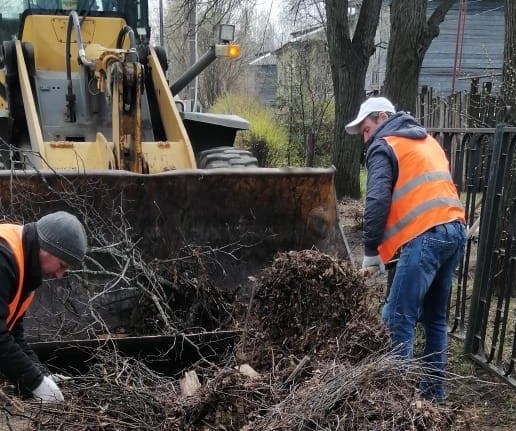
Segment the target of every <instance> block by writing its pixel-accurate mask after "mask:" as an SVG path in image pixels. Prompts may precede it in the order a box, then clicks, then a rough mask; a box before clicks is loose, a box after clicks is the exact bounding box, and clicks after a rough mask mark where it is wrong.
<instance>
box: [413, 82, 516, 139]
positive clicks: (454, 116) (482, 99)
mask: <svg viewBox="0 0 516 431" xmlns="http://www.w3.org/2000/svg"><path fill="white" fill-rule="evenodd" d="M515 103H516V101H515ZM515 109H516V107H515ZM415 115H416V117H417V118H418V119H419V120H420V121H421V123H422V124H423V125H424V126H425V127H428V128H439V129H446V128H453V129H459V128H492V127H496V125H497V123H499V122H501V121H503V120H504V115H505V109H504V106H503V105H502V103H501V101H500V99H499V97H497V96H495V95H493V94H492V83H491V82H489V81H488V82H480V80H479V78H474V79H472V83H471V88H470V91H469V92H461V93H454V94H451V95H449V96H441V95H437V94H436V93H434V91H433V89H432V88H429V87H426V86H423V87H422V88H421V92H420V94H419V100H418V103H417V106H416V113H415Z"/></svg>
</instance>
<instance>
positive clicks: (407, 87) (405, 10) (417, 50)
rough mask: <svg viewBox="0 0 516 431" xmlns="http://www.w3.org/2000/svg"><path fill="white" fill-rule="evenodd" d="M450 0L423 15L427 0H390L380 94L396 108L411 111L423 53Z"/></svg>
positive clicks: (450, 3)
mask: <svg viewBox="0 0 516 431" xmlns="http://www.w3.org/2000/svg"><path fill="white" fill-rule="evenodd" d="M453 1H454V0H441V1H440V3H439V5H438V7H437V8H436V9H435V11H434V12H433V14H432V16H431V17H430V18H429V19H428V21H427V19H426V11H427V6H428V0H413V1H406V0H393V1H392V4H391V35H390V39H389V48H388V50H387V69H386V76H385V88H384V94H385V95H386V96H387V97H388V98H389V99H390V100H391V101H392V102H393V104H394V105H395V106H396V107H397V109H399V110H404V111H409V112H415V110H416V101H417V94H418V82H419V74H420V72H421V66H422V64H423V59H424V57H425V53H426V51H427V50H428V48H429V46H430V44H431V43H432V40H433V39H434V38H435V37H437V36H438V35H439V25H440V24H441V22H443V20H444V17H445V16H446V13H448V11H449V10H450V8H451V6H452V4H453Z"/></svg>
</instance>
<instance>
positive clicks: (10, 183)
mask: <svg viewBox="0 0 516 431" xmlns="http://www.w3.org/2000/svg"><path fill="white" fill-rule="evenodd" d="M0 199H1V204H0V209H1V211H2V214H3V216H4V219H5V221H15V222H25V223H27V222H31V221H34V220H36V219H37V218H39V217H41V216H43V215H45V214H47V213H49V212H52V211H56V210H66V211H69V212H71V213H73V214H76V215H77V216H78V217H79V219H80V220H82V221H83V222H84V224H85V227H86V231H87V233H88V237H89V248H88V254H87V257H86V260H85V266H84V268H83V269H81V270H77V271H74V272H72V274H71V275H69V276H68V277H67V278H66V279H64V280H59V281H57V280H55V281H51V282H48V283H46V284H45V285H44V286H43V287H42V288H41V289H39V291H38V294H37V295H36V299H35V305H33V306H32V308H31V310H30V312H29V313H30V315H28V316H26V319H25V322H26V323H25V327H26V330H27V332H28V333H29V334H30V335H31V337H32V338H31V339H32V340H34V341H45V340H47V339H52V340H60V339H67V338H73V339H79V338H91V337H96V336H98V334H99V333H105V332H107V333H112V332H116V331H121V332H125V333H127V332H131V331H133V330H134V328H136V327H138V328H139V329H140V330H142V331H145V329H142V325H141V324H136V323H135V321H136V320H137V321H138V322H140V323H141V322H143V321H146V319H147V320H148V319H149V318H150V315H151V314H152V311H151V309H154V310H155V311H154V316H157V317H156V319H155V321H158V320H159V322H160V323H159V324H156V325H155V327H153V329H152V331H158V332H159V331H160V330H159V329H156V327H158V328H162V332H163V333H170V332H171V331H173V330H174V325H173V323H171V320H173V319H168V318H167V316H166V314H167V313H170V312H171V311H170V310H169V308H173V306H174V304H169V303H167V302H166V301H167V298H170V297H171V296H174V295H173V293H174V292H175V294H176V300H175V301H176V302H177V292H181V290H182V289H183V287H182V286H181V283H180V281H178V279H179V276H178V275H177V272H178V269H177V268H178V264H181V262H182V259H183V260H184V259H186V256H189V257H192V256H195V257H196V259H197V262H198V265H195V266H194V267H193V268H194V269H189V270H188V271H190V273H192V271H193V272H196V271H199V268H200V267H201V266H202V269H203V271H205V275H206V276H209V278H210V280H212V282H213V283H214V284H216V285H219V286H223V287H224V288H225V289H228V290H231V289H233V290H234V289H235V287H236V286H245V284H246V283H249V281H248V278H249V277H250V276H252V275H255V274H256V273H257V271H258V270H259V269H261V268H263V267H264V266H265V265H267V264H269V263H270V262H271V261H272V259H273V257H274V255H275V254H276V253H277V252H280V251H287V250H300V249H306V248H313V247H315V248H317V249H319V250H321V251H323V252H326V253H328V254H332V255H335V256H339V257H343V258H346V257H348V250H347V248H346V241H345V238H344V237H343V234H342V232H341V229H340V227H339V221H338V215H337V214H338V213H337V202H336V196H335V190H334V169H309V168H296V169H294V168H286V169H258V168H257V169H242V170H238V169H228V170H226V169H212V170H187V171H184V170H183V171H181V172H179V171H170V172H166V173H162V174H153V175H142V174H134V173H130V172H125V171H122V172H121V171H102V172H95V171H93V172H91V171H88V173H87V174H77V172H74V173H72V172H70V173H59V174H56V173H54V172H35V171H1V172H0ZM203 256H204V257H206V259H203ZM194 275H195V274H194ZM192 277H193V276H192ZM200 277H201V276H200V275H199V274H197V275H195V277H194V278H195V280H199V278H200ZM144 293H146V294H148V298H150V299H148V301H145V300H142V295H143V294H144ZM160 301H164V302H165V304H160V303H159V302H160ZM172 302H174V301H172ZM156 310H158V311H156ZM192 324H193V323H192ZM152 331H151V332H152Z"/></svg>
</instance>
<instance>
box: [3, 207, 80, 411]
mask: <svg viewBox="0 0 516 431" xmlns="http://www.w3.org/2000/svg"><path fill="white" fill-rule="evenodd" d="M86 246H87V239H86V232H85V230H84V226H83V225H82V224H81V222H80V221H79V220H78V219H77V217H75V216H74V215H72V214H69V213H67V212H65V211H58V212H54V213H51V214H48V215H45V216H44V217H42V218H41V219H40V220H38V221H37V222H33V223H27V224H24V225H18V224H0V286H1V287H0V372H1V373H2V374H4V375H5V376H6V377H7V378H8V379H9V380H10V381H11V382H12V383H13V384H14V385H15V386H16V388H17V389H18V390H19V391H20V392H21V393H26V394H30V395H32V397H34V398H35V399H38V400H40V401H42V402H58V401H63V394H62V392H61V390H60V389H59V387H58V386H57V384H56V382H55V381H54V379H53V378H52V376H51V375H50V373H49V372H48V370H47V369H46V367H44V366H43V365H42V364H41V363H40V362H39V359H38V357H37V355H36V353H35V352H34V351H33V350H32V348H31V347H30V346H29V344H28V343H27V341H26V340H25V337H24V329H23V316H24V314H25V312H26V311H27V309H28V308H29V306H30V303H31V301H32V299H33V297H34V291H35V290H36V289H37V288H38V287H39V286H40V285H41V283H42V281H43V277H47V278H58V279H59V278H62V277H63V275H64V273H65V272H66V270H68V269H69V268H70V267H74V266H78V265H80V264H81V262H82V261H83V259H84V255H85V253H86Z"/></svg>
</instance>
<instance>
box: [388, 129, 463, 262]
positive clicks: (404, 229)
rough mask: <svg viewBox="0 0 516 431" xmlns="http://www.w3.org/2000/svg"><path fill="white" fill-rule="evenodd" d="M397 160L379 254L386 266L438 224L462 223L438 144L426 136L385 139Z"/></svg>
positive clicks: (444, 158)
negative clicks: (408, 244) (398, 251)
mask: <svg viewBox="0 0 516 431" xmlns="http://www.w3.org/2000/svg"><path fill="white" fill-rule="evenodd" d="M385 140H386V142H387V143H388V144H389V145H390V146H391V147H392V149H393V150H394V154H395V156H396V158H397V160H398V171H399V174H398V180H397V181H396V184H395V185H394V190H393V193H392V202H391V207H390V210H389V215H388V217H387V223H386V225H385V230H384V235H383V242H382V244H381V245H380V246H379V247H378V252H379V254H380V256H381V258H382V260H383V262H387V261H388V260H389V259H391V258H392V256H394V254H395V253H396V251H397V250H398V249H399V248H400V247H401V246H402V245H403V244H406V243H407V242H408V241H410V240H411V239H413V238H415V237H416V236H418V235H419V234H421V233H423V232H425V231H427V230H428V229H430V228H432V227H434V226H437V225H439V224H443V223H448V222H450V221H454V220H460V221H462V222H465V216H464V206H463V204H462V202H461V201H460V199H459V197H458V194H457V189H456V187H455V184H454V183H453V180H452V178H451V175H450V171H449V165H448V159H447V158H446V155H445V154H444V151H443V149H442V148H441V146H440V145H439V143H438V142H437V141H436V140H435V139H434V138H432V137H431V136H427V138H426V139H421V140H414V139H408V138H402V137H398V136H390V137H387V138H385Z"/></svg>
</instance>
